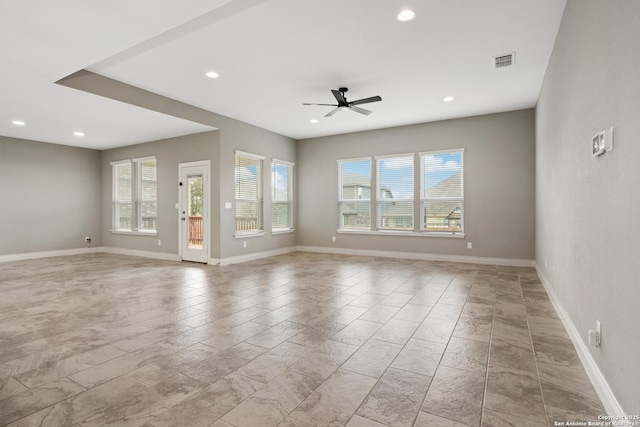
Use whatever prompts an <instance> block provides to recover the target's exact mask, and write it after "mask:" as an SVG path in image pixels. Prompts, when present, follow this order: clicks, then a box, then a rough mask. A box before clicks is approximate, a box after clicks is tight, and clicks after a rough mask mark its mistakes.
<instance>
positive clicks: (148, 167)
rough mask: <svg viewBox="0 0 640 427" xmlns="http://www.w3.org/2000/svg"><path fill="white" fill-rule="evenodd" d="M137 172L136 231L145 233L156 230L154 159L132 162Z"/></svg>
mask: <svg viewBox="0 0 640 427" xmlns="http://www.w3.org/2000/svg"><path fill="white" fill-rule="evenodd" d="M134 164H135V165H137V172H138V179H137V183H138V191H137V192H136V196H137V201H136V204H137V214H138V224H137V225H138V230H141V231H146V230H153V231H155V230H156V229H157V222H158V201H157V194H158V188H157V187H158V180H157V169H156V159H155V157H153V158H147V159H140V160H138V161H135V162H134Z"/></svg>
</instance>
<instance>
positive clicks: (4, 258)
mask: <svg viewBox="0 0 640 427" xmlns="http://www.w3.org/2000/svg"><path fill="white" fill-rule="evenodd" d="M96 252H102V248H101V247H96V248H75V249H61V250H57V251H44V252H26V253H23V254H11V255H0V262H9V261H22V260H27V259H38V258H51V257H56V256H67V255H81V254H91V253H96Z"/></svg>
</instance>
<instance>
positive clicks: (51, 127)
mask: <svg viewBox="0 0 640 427" xmlns="http://www.w3.org/2000/svg"><path fill="white" fill-rule="evenodd" d="M565 3H566V0H455V1H450V0H446V1H445V0H304V1H301V0H217V1H214V0H190V1H184V2H175V1H172V0H136V1H131V0H110V1H108V2H105V1H98V0H57V1H52V0H40V1H37V0H13V1H3V2H2V3H0V40H1V41H0V60H1V61H2V66H1V67H0V90H2V100H1V101H0V102H1V103H0V134H2V135H7V136H13V137H20V138H27V139H36V140H42V141H46V142H55V143H62V144H67V145H80V146H87V147H93V148H106V147H109V146H118V145H126V143H135V142H142V141H145V140H153V139H158V138H162V137H170V136H177V135H182V134H187V133H193V132H200V131H203V130H207V129H210V128H208V127H206V126H203V125H199V124H195V123H191V122H188V121H185V120H181V119H177V118H174V117H169V116H166V115H162V114H159V113H155V112H150V111H146V110H143V109H140V108H137V107H133V106H130V105H126V104H123V103H119V102H116V101H112V100H108V99H105V98H100V97H97V96H95V95H90V94H88V93H85V92H80V91H75V90H73V89H70V88H67V87H62V86H59V85H55V84H54V82H55V81H57V80H59V79H60V78H62V77H64V76H67V75H69V74H72V73H73V72H75V71H78V70H80V69H83V68H84V69H88V70H90V71H93V72H95V73H98V74H102V75H105V76H107V77H110V78H113V79H116V80H120V81H122V82H125V83H128V84H131V85H134V86H137V87H140V88H143V89H146V90H149V91H151V92H155V93H158V94H161V95H164V96H167V97H170V98H174V99H177V100H179V101H182V102H185V103H188V104H191V105H194V106H197V107H200V108H204V109H206V110H209V111H212V112H216V113H218V114H222V115H226V116H229V117H233V118H236V119H239V120H242V121H245V122H248V123H251V124H254V125H256V126H260V127H263V128H266V129H269V130H272V131H274V132H278V133H280V134H283V135H287V136H290V137H293V138H296V139H302V138H310V137H316V136H323V135H331V134H338V133H344V132H353V131H360V130H367V129H377V128H383V127H389V126H398V125H404V124H411V123H419V122H426V121H434V120H442V119H448V118H455V117H464V116H470V115H477V114H486V113H493V112H500V111H509V110H515V109H521V108H528V107H533V106H535V104H536V101H537V97H538V94H539V92H540V86H541V84H542V79H543V76H544V72H545V70H546V66H547V63H548V60H549V56H550V54H551V50H552V48H553V43H554V41H555V37H556V33H557V30H558V26H559V24H560V20H561V18H562V13H563V10H564V6H565ZM405 7H409V8H411V9H413V10H414V11H415V12H416V14H417V16H416V18H415V19H414V20H413V21H410V22H405V23H403V22H399V21H397V20H396V18H395V16H396V15H397V13H398V12H399V11H401V10H402V9H404V8H405ZM509 52H516V64H515V66H513V67H511V68H506V69H498V70H496V69H494V68H493V62H492V60H493V56H495V55H500V54H504V53H509ZM209 70H215V71H217V72H218V73H219V74H220V78H219V79H217V80H211V79H208V78H206V77H205V76H204V74H205V72H206V71H209ZM340 86H346V87H348V88H349V92H348V94H347V98H348V99H349V100H355V99H359V98H365V97H370V96H374V95H380V96H381V97H382V99H383V100H382V102H377V103H372V104H368V105H363V106H362V107H365V108H368V109H370V110H372V111H373V114H371V115H369V116H363V115H360V114H356V113H353V112H350V111H341V112H339V113H338V114H336V115H334V116H332V117H329V118H324V117H323V116H324V114H326V113H327V112H328V111H330V110H331V107H318V106H303V105H302V103H303V102H317V103H333V102H334V98H333V96H332V94H331V92H330V89H337V88H338V87H340ZM449 95H450V96H454V97H455V101H453V102H451V103H444V102H443V101H442V98H443V97H445V96H449ZM16 118H21V119H23V120H25V121H26V122H27V126H24V127H21V128H17V127H15V126H13V125H11V120H13V119H16ZM312 118H316V119H318V120H319V122H318V123H317V124H311V123H309V120H310V119H312ZM76 129H82V130H84V131H85V132H86V134H87V136H85V137H84V138H82V139H81V140H80V139H78V138H75V137H73V136H72V135H71V134H72V132H73V131H74V130H76ZM69 135H71V136H69ZM94 138H95V139H94Z"/></svg>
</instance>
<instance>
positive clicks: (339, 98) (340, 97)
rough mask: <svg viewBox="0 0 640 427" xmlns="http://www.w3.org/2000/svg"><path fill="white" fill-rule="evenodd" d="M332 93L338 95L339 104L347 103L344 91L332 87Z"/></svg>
mask: <svg viewBox="0 0 640 427" xmlns="http://www.w3.org/2000/svg"><path fill="white" fill-rule="evenodd" d="M331 93H332V94H333V96H335V97H336V101H338V105H347V100H346V99H344V96H342V93H341V92H340V91H339V90H333V89H331Z"/></svg>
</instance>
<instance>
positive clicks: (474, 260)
mask: <svg viewBox="0 0 640 427" xmlns="http://www.w3.org/2000/svg"><path fill="white" fill-rule="evenodd" d="M298 250H299V251H301V252H320V253H325V254H339V255H360V256H373V257H382V258H404V259H417V260H424V261H445V262H463V263H469V264H486V265H504V266H509V267H535V265H536V264H535V261H534V260H530V259H510V258H489V257H475V256H464V255H442V254H424V253H417V252H396V251H377V250H370V249H347V248H330V247H326V246H298Z"/></svg>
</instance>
